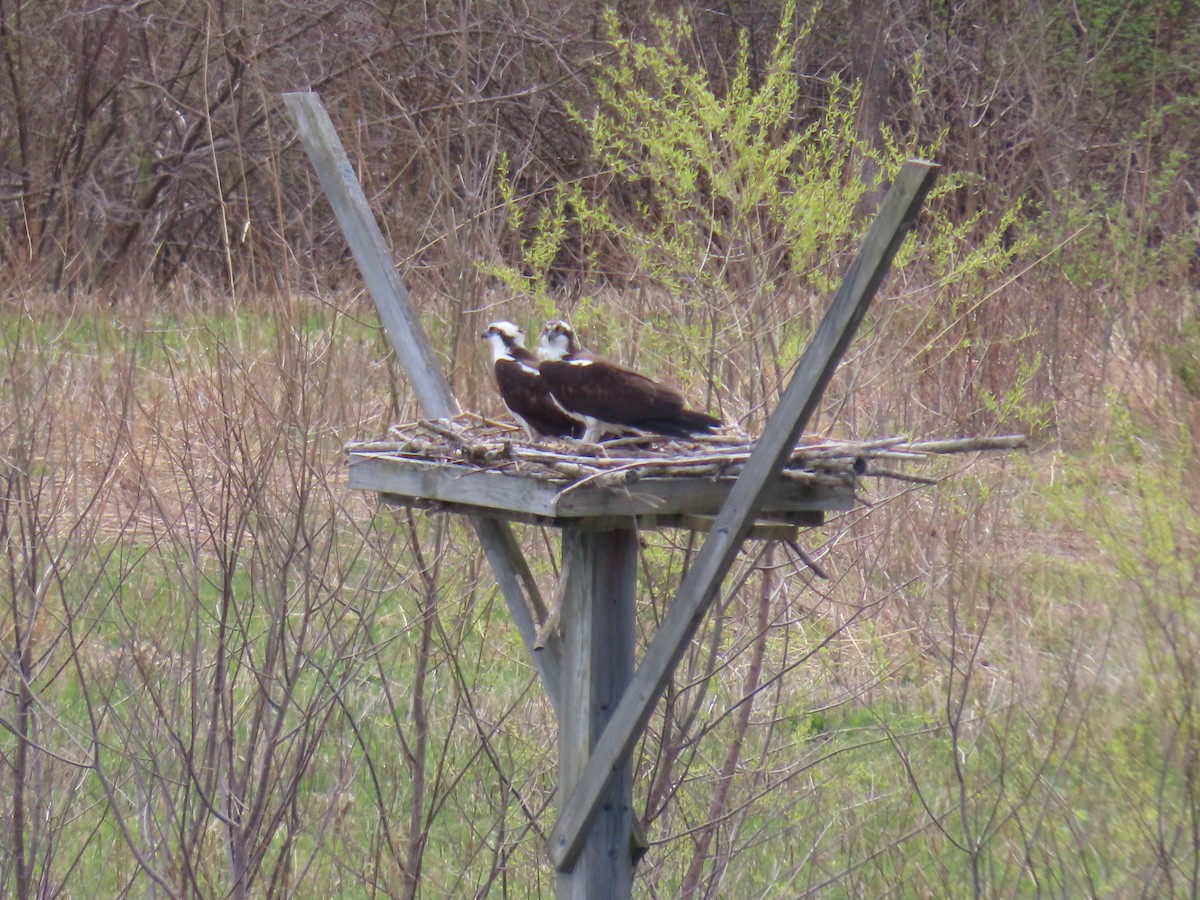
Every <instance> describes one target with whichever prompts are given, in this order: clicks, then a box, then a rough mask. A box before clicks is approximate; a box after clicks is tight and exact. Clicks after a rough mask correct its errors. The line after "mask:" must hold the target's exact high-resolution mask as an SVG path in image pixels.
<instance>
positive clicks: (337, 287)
mask: <svg viewBox="0 0 1200 900" xmlns="http://www.w3.org/2000/svg"><path fill="white" fill-rule="evenodd" d="M659 6H660V5H657V4H641V5H639V4H617V5H615V6H614V7H613V8H612V9H608V8H607V7H604V6H603V5H597V4H594V3H591V2H586V3H585V2H577V0H566V2H561V0H555V2H553V3H548V2H545V0H528V2H522V3H518V4H505V3H488V4H473V3H463V4H404V3H401V4H395V3H387V4H380V3H374V2H370V0H363V2H360V0H322V2H321V3H312V2H307V0H306V2H303V3H297V2H294V0H282V2H279V3H272V4H256V3H241V4H236V3H234V4H228V3H219V2H216V0H206V2H204V3H191V2H188V3H184V2H180V0H158V2H155V3H149V4H147V3H133V4H128V3H126V4H112V3H108V4H105V3H101V4H79V3H78V2H77V0H39V3H37V4H33V3H24V4H21V3H18V4H6V5H3V6H0V34H3V35H4V40H3V41H0V61H2V62H3V65H0V71H3V73H4V75H3V77H2V78H0V185H2V187H0V599H2V600H3V602H4V612H3V614H0V784H2V788H0V795H2V796H3V806H2V808H0V809H2V815H0V892H4V893H6V894H9V895H12V896H14V897H17V898H20V900H27V898H32V897H39V898H42V897H46V898H49V897H77V896H100V897H125V896H136V897H153V898H159V897H234V898H241V897H292V896H297V897H363V896H372V897H374V896H377V897H385V896H386V897H392V896H396V897H414V896H420V897H430V898H436V897H443V896H453V897H462V896H477V897H483V896H489V897H514V898H524V897H534V896H551V895H552V894H553V892H554V873H553V872H552V871H551V869H550V867H549V866H548V865H547V863H546V856H545V851H544V848H545V841H546V837H547V832H548V830H549V829H550V827H551V825H552V823H553V820H554V814H555V802H556V798H555V790H556V784H555V777H556V776H555V766H556V746H555V740H556V731H555V722H554V719H553V713H552V710H551V709H550V707H549V705H548V703H547V702H546V700H545V698H544V697H543V696H542V694H541V692H540V688H539V686H538V684H537V681H536V679H535V677H534V674H533V669H532V667H531V664H530V660H529V659H528V658H527V657H526V655H525V651H524V648H523V646H522V644H521V641H520V640H519V637H518V635H517V633H516V631H515V628H514V627H513V625H512V624H511V622H510V621H509V618H508V613H507V610H506V608H505V604H504V602H503V600H502V598H501V597H500V596H499V594H498V592H497V589H496V586H495V583H494V580H493V577H492V575H491V572H490V570H489V569H488V566H487V564H486V561H485V560H484V559H483V557H482V555H481V553H480V552H479V550H478V547H477V545H476V542H475V539H474V537H473V535H472V533H471V531H470V530H469V529H468V528H466V527H464V523H463V522H461V521H459V520H457V519H455V518H453V517H450V516H447V515H439V514H430V513H426V512H418V511H405V510H397V509H392V508H386V507H381V506H379V505H378V504H377V501H376V498H375V497H373V496H370V495H364V494H362V493H359V492H354V491H351V490H349V488H348V487H347V484H346V474H345V462H346V460H345V449H344V448H345V445H346V444H347V443H348V442H352V441H360V440H370V439H375V438H382V437H385V436H386V435H387V431H388V428H389V426H391V425H393V424H396V423H400V422H411V421H412V420H413V419H414V418H416V417H417V416H418V415H419V410H418V408H417V406H416V404H415V402H414V399H413V395H412V392H411V390H410V387H409V385H408V384H407V383H406V382H405V380H404V377H403V375H402V374H401V372H402V370H401V368H400V367H399V366H398V365H397V362H396V360H395V359H394V357H393V351H392V349H391V344H390V343H389V341H388V339H387V337H386V335H385V334H384V333H383V332H382V330H381V328H380V326H379V324H378V318H377V315H376V311H375V309H374V307H373V305H372V303H371V301H370V300H369V298H367V297H366V296H365V294H364V293H363V292H362V280H361V278H360V275H359V273H358V272H357V270H356V269H355V266H354V264H353V261H352V259H351V258H350V257H349V255H348V254H347V252H346V247H345V241H344V238H343V237H342V235H341V234H340V232H339V230H338V228H337V225H336V222H335V221H334V218H333V216H332V214H331V213H330V210H329V206H328V204H327V203H326V202H325V200H324V199H323V197H322V194H321V191H320V188H319V186H318V185H317V183H316V181H315V179H314V177H313V173H312V169H311V166H310V165H309V163H308V160H307V159H306V157H305V156H304V153H303V151H302V149H301V148H300V147H299V146H298V145H297V143H296V142H295V140H294V138H293V129H292V123H291V122H290V120H289V119H288V117H287V114H286V112H285V111H284V109H283V108H282V101H281V99H280V97H281V93H282V92H285V91H295V90H310V89H312V90H318V91H320V93H321V96H322V99H323V102H324V103H325V105H326V107H327V108H328V109H329V111H330V113H331V117H332V119H333V121H334V122H335V125H336V127H337V130H338V133H339V134H340V135H341V137H342V139H343V141H344V142H345V144H346V146H347V148H348V152H349V155H350V158H351V161H352V166H353V168H354V171H355V173H356V175H357V176H358V178H359V179H360V181H361V182H362V184H363V186H364V189H365V192H366V195H367V197H368V198H369V202H370V204H371V208H372V209H373V210H374V211H375V213H376V215H377V216H378V217H379V219H380V221H381V223H382V225H383V229H384V232H385V235H386V240H387V242H388V246H389V248H390V250H391V251H392V252H393V254H394V255H395V258H396V260H397V266H398V270H399V271H400V273H401V276H402V278H403V279H404V281H405V282H406V284H407V285H408V286H409V288H411V289H412V292H413V297H414V302H415V304H416V306H417V308H418V312H419V315H420V317H421V320H422V322H423V324H424V326H425V328H426V330H427V331H428V333H429V335H430V338H431V341H432V344H433V346H434V348H435V352H436V353H437V354H438V356H439V358H440V360H441V361H442V362H443V364H444V365H445V368H446V370H447V373H448V377H449V379H450V382H451V384H452V385H453V388H454V390H455V392H456V394H457V396H458V397H459V398H460V400H461V401H462V404H463V406H464V407H465V408H467V409H468V410H470V411H473V412H477V413H481V414H484V415H487V416H491V417H494V418H503V416H504V413H503V409H502V407H501V404H500V403H499V401H498V399H497V397H496V395H495V391H494V388H493V382H492V378H491V374H490V372H489V359H488V356H487V352H486V348H485V346H484V345H483V344H482V343H481V342H480V341H479V340H478V339H477V335H478V334H479V333H480V332H481V331H482V329H483V328H484V327H485V326H486V325H487V323H489V322H490V321H493V320H496V319H502V318H503V319H512V320H515V321H517V322H518V323H519V324H521V325H523V326H524V327H525V329H526V331H528V332H530V333H532V334H536V332H537V330H538V329H539V328H540V326H541V323H542V322H543V321H544V320H545V319H547V318H550V317H552V316H563V317H567V318H569V319H570V320H571V321H572V323H573V324H574V326H575V327H576V329H577V330H578V331H579V333H580V334H581V336H582V337H583V339H584V342H585V344H586V345H587V346H589V347H590V348H591V349H593V350H595V351H597V352H599V353H601V354H603V355H607V356H610V357H613V358H615V359H617V360H618V361H621V362H624V363H627V364H630V365H632V366H635V367H636V368H638V369H639V370H642V371H646V372H648V373H650V374H652V375H654V376H656V377H659V378H662V379H664V380H667V381H670V382H672V383H674V384H677V385H679V386H680V387H681V389H682V390H683V391H684V392H685V393H686V395H687V397H688V400H689V403H690V405H692V406H695V407H697V408H702V409H706V410H708V411H710V412H712V413H715V414H719V415H720V416H721V417H722V418H723V419H724V420H725V421H727V422H729V423H733V424H736V425H737V426H739V427H741V428H743V429H745V430H746V431H747V432H748V433H750V434H758V433H760V432H761V429H762V426H763V422H764V420H765V418H766V416H767V415H768V414H769V413H770V411H771V410H772V409H773V408H774V406H775V404H776V403H777V401H778V398H779V394H780V391H781V390H782V388H783V386H784V385H785V384H786V382H787V378H788V376H789V373H790V372H791V370H792V368H793V367H794V365H795V363H796V360H797V359H798V358H799V355H800V353H801V352H802V351H803V348H804V347H805V346H806V344H807V342H808V340H809V338H810V337H811V335H812V333H813V330H814V328H815V325H816V323H817V322H818V321H819V318H820V316H821V314H822V313H823V311H824V309H825V306H826V304H827V303H828V300H829V298H830V297H831V296H832V294H833V292H834V290H835V289H836V287H837V285H838V283H839V282H840V279H841V278H842V276H843V274H844V272H845V270H846V266H847V264H848V262H849V260H850V258H851V255H852V253H853V252H854V250H855V248H856V247H857V246H858V244H859V242H860V240H861V237H862V234H863V232H864V230H865V228H866V227H867V224H868V223H869V221H870V218H871V215H872V213H873V210H874V209H875V204H876V203H877V201H878V197H879V194H880V193H881V189H882V188H883V187H884V186H886V184H887V182H888V181H889V180H890V179H891V178H892V177H894V175H895V173H896V171H897V170H898V167H899V165H900V164H901V163H902V161H903V160H904V159H906V158H909V157H921V158H926V159H931V160H935V161H937V162H938V163H939V164H940V167H941V173H940V175H939V178H938V182H937V184H936V186H935V189H934V191H933V192H932V193H931V195H930V196H929V199H928V203H927V206H926V208H925V210H924V211H923V213H922V216H921V218H920V220H919V222H918V224H917V227H916V228H915V229H914V232H913V234H912V236H911V237H910V239H909V240H908V241H907V242H906V244H905V245H904V247H903V248H902V250H901V252H900V253H899V255H898V256H897V259H896V263H895V266H894V268H893V272H892V273H891V275H890V276H889V278H888V280H887V282H886V283H885V284H884V286H883V289H882V291H881V292H880V294H879V296H878V298H877V299H876V301H875V304H874V306H873V307H872V310H871V313H870V315H869V316H868V318H867V319H866V321H865V322H864V323H863V326H862V328H861V329H860V331H859V334H858V336H857V338H856V341H855V343H854V344H853V346H852V347H851V348H850V351H849V353H848V354H847V356H846V358H845V360H844V362H843V365H842V366H841V368H840V370H839V371H838V373H837V375H836V376H835V378H834V380H833V382H832V384H831V385H830V387H829V389H828V391H827V392H826V394H825V397H824V402H823V405H822V408H821V409H820V411H819V413H818V415H817V416H816V417H815V418H814V419H813V420H812V421H811V422H810V424H809V428H808V431H809V432H810V433H811V434H813V435H817V436H829V437H834V438H846V439H848V438H853V439H864V440H866V439H874V438H886V437H891V436H900V435H903V436H907V437H911V438H914V439H920V438H949V437H969V436H995V435H1002V434H1012V433H1023V434H1026V435H1028V438H1029V442H1028V448H1027V449H1026V450H1023V451H1020V452H1014V453H1004V454H1000V453H992V454H983V455H979V456H975V457H955V458H939V459H933V460H929V461H926V462H924V463H922V464H920V465H912V466H909V467H908V468H907V471H910V472H911V473H912V474H915V475H920V476H924V477H926V478H927V479H932V483H917V482H911V483H910V482H901V481H896V480H892V479H877V478H870V477H868V478H866V479H864V481H863V485H862V499H863V502H862V503H861V504H860V506H859V507H858V508H857V509H855V510H854V511H852V512H850V513H847V514H843V515H838V516H836V517H834V518H831V519H830V520H829V521H828V522H827V523H826V524H825V525H824V526H823V527H821V528H814V529H809V530H807V531H803V532H801V533H800V536H799V539H798V544H797V545H796V546H792V545H789V544H788V543H786V542H783V543H768V542H750V543H748V544H747V545H746V547H745V549H744V552H743V553H742V556H741V558H740V559H739V561H738V563H737V564H736V565H735V567H734V570H733V571H732V572H731V574H730V576H729V577H728V579H727V580H726V584H725V586H724V589H723V592H722V593H721V595H720V596H719V597H718V599H717V601H716V603H715V605H714V607H713V609H712V611H711V614H710V615H709V616H708V618H707V619H706V620H705V622H704V623H703V625H702V626H701V628H700V630H699V632H698V633H697V635H696V637H695V640H694V641H693V643H692V644H691V646H690V648H689V650H688V652H687V653H686V655H685V657H684V659H683V661H682V663H681V665H680V667H679V669H678V670H677V672H676V673H675V677H674V679H673V681H672V682H671V684H670V686H669V688H668V690H667V692H666V696H665V697H664V698H663V700H662V701H661V702H660V704H659V706H658V708H657V710H656V712H655V715H654V717H653V718H652V719H651V722H650V726H649V729H648V732H647V734H646V737H645V739H644V740H643V741H642V742H641V743H640V744H639V745H638V747H637V748H636V755H635V793H634V796H635V805H636V815H637V816H638V818H639V819H640V820H641V822H642V824H643V825H644V826H645V831H646V834H647V836H648V839H649V841H650V847H649V850H648V852H647V854H646V856H645V858H644V859H643V860H642V861H641V862H640V864H639V866H638V868H637V873H636V877H637V882H636V887H635V890H636V893H637V895H638V896H644V897H655V898H670V897H688V898H691V897H711V898H715V897H734V898H739V900H740V898H743V897H747V898H749V897H764V898H781V900H782V898H795V897H818V896H819V897H822V898H826V897H832V898H842V897H844V898H859V897H885V896H886V897H919V898H920V897H930V898H942V897H961V896H974V897H1027V896H1028V897H1062V898H1077V897H1133V896H1139V897H1140V896H1144V897H1177V896H1178V897H1184V896H1187V897H1195V896H1197V895H1198V894H1200V668H1198V667H1200V621H1198V619H1200V610H1198V607H1197V603H1196V599H1197V596H1198V595H1200V590H1198V587H1200V586H1198V581H1200V476H1198V475H1197V468H1196V465H1195V463H1196V459H1197V435H1198V434H1200V293H1198V285H1200V256H1198V255H1197V248H1198V247H1200V229H1198V222H1200V218H1198V213H1197V210H1198V209H1200V202H1198V199H1197V190H1196V185H1197V184H1200V175H1198V172H1200V168H1198V165H1197V160H1200V131H1198V130H1197V129H1196V127H1195V123H1196V113H1197V110H1198V109H1200V86H1198V82H1197V78H1196V68H1195V60H1196V59H1197V52H1198V51H1197V48H1198V47H1200V24H1198V23H1200V17H1196V16H1195V15H1194V14H1193V13H1194V9H1193V8H1192V7H1193V6H1194V4H1189V3H1186V2H1157V0H1155V2H1151V0H1122V2H1120V3H1112V2H1109V0H1078V2H1075V3H1071V4H1032V3H1031V4H997V3H992V2H985V0H964V2H955V3H953V4H941V3H921V4H917V3H909V4H872V3H869V2H862V0H827V2H824V3H814V4H794V3H790V2H784V3H778V4H772V3H767V4H761V3H756V4H737V3H734V4H682V5H680V7H681V11H680V12H679V14H678V15H672V16H669V17H663V16H660V15H658V14H657V13H656V11H657V10H658V9H659ZM514 48H519V49H518V50H517V51H516V52H514ZM897 466H898V467H899V466H900V463H897ZM517 535H518V539H519V540H520V542H521V544H522V546H523V547H524V549H525V552H526V554H527V556H528V557H529V559H530V560H531V565H532V566H533V570H534V574H535V576H536V578H537V579H538V582H539V585H540V588H541V592H542V593H543V594H544V595H546V596H552V595H553V594H554V593H555V589H556V585H557V578H558V568H559V565H560V559H559V543H558V535H557V534H556V533H555V532H553V531H552V530H546V529H541V528H535V527H531V526H520V527H518V528H517ZM639 537H640V539H641V544H642V546H641V551H640V557H639V573H638V574H639V597H638V610H637V615H638V622H639V629H640V631H639V642H640V643H641V644H642V645H643V646H644V644H645V642H646V641H647V639H648V637H649V635H651V634H652V633H653V630H654V628H655V627H656V625H657V623H658V622H659V621H660V619H661V618H662V616H663V614H664V609H665V606H666V604H667V603H668V602H669V600H670V598H671V596H672V593H673V591H674V589H675V586H676V585H677V584H678V582H679V578H680V574H681V572H682V571H683V570H684V569H685V567H686V566H687V565H688V564H689V561H690V560H691V559H692V558H693V556H694V554H695V552H696V550H697V548H698V541H699V538H698V537H697V536H695V535H693V534H691V533H689V532H685V531H672V530H663V531H656V532H653V533H647V534H643V535H640V536H639ZM806 558H807V559H809V560H811V561H812V562H813V563H815V565H810V564H809V563H807V562H806V561H805V559H806ZM818 568H819V570H820V571H819V572H818V571H817V570H818Z"/></svg>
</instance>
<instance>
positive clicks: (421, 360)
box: [283, 92, 562, 709]
mask: <svg viewBox="0 0 1200 900" xmlns="http://www.w3.org/2000/svg"><path fill="white" fill-rule="evenodd" d="M283 102H284V105H285V106H286V107H287V109H288V112H290V113H291V116H292V120H293V122H294V123H295V125H296V133H297V135H299V137H300V141H301V143H302V144H303V145H304V149H305V151H306V152H307V153H308V158H309V160H310V161H311V162H312V165H313V168H314V169H315V170H316V172H317V178H318V179H319V180H320V182H321V187H322V188H324V190H325V194H326V196H327V197H328V198H329V203H330V205H331V206H332V207H333V211H334V214H335V215H336V216H337V219H338V223H339V224H340V225H341V227H342V231H343V233H344V234H345V235H346V241H347V242H348V243H349V245H350V252H351V253H353V254H354V259H355V261H356V262H357V263H358V267H359V270H360V271H361V272H362V276H363V281H365V282H366V285H367V289H368V290H369V291H370V292H371V297H372V298H374V300H375V306H376V308H377V309H378V310H379V318H380V319H381V320H382V321H383V325H384V328H385V330H386V331H387V335H388V338H389V339H390V340H391V342H392V346H393V347H395V349H396V358H397V359H398V360H399V362H400V365H401V366H403V367H404V371H405V374H407V375H408V380H409V381H410V382H411V384H412V387H413V392H414V393H415V394H416V397H417V401H418V402H419V403H420V404H421V409H422V410H423V411H424V413H425V415H426V416H427V417H428V418H430V419H443V418H450V417H451V416H455V415H457V414H458V412H459V406H458V400H456V399H455V397H454V392H453V390H451V388H450V383H449V381H447V380H446V375H445V373H444V372H443V370H442V366H441V364H440V363H439V362H438V358H437V356H436V355H435V354H434V352H433V347H432V345H431V344H430V342H429V338H428V337H427V336H426V334H425V330H424V329H423V328H422V326H421V321H420V319H419V318H418V317H417V314H416V310H414V309H413V307H412V304H411V303H410V302H409V295H408V290H407V288H405V286H404V283H403V282H402V281H401V280H400V276H399V275H397V274H396V268H395V265H394V263H393V262H392V258H391V254H390V253H389V252H388V248H387V244H386V243H385V242H384V240H383V234H382V233H381V232H380V230H379V224H378V223H377V222H376V221H375V217H374V215H372V213H371V207H370V205H369V204H368V203H367V198H366V195H365V194H364V193H363V190H362V186H361V185H360V184H359V183H358V179H357V178H356V177H355V175H354V169H353V168H352V167H351V165H350V160H349V158H348V157H347V156H346V151H345V148H344V147H343V146H342V142H341V139H340V138H339V137H338V135H337V131H336V130H335V129H334V127H333V123H332V122H331V121H330V120H329V114H328V113H327V112H326V111H325V107H324V106H323V105H322V104H321V99H320V97H318V96H317V95H316V94H315V93H312V92H302V93H288V94H284V95H283ZM471 523H472V524H473V525H474V526H475V531H476V533H477V534H478V536H479V542H480V544H481V545H482V546H483V551H484V553H485V554H486V555H487V559H488V562H489V563H490V564H491V566H492V571H493V572H494V573H495V575H496V581H497V583H498V584H499V585H500V590H501V592H502V593H503V595H504V600H505V602H506V603H507V604H508V609H509V612H510V613H511V614H512V617H513V621H514V622H516V625H517V630H518V631H519V632H520V635H521V640H522V641H523V642H524V644H525V647H526V649H527V650H528V651H529V654H530V657H531V658H532V659H533V663H534V666H535V667H536V668H537V670H538V674H539V675H540V676H541V679H542V684H543V686H544V687H545V690H546V695H547V696H548V697H549V698H550V702H551V703H552V704H553V705H554V707H555V709H558V706H559V699H560V697H561V692H560V682H561V677H562V676H561V669H562V662H561V651H560V641H559V640H558V636H557V635H553V636H550V637H549V638H548V639H547V640H546V642H545V646H544V647H542V648H541V649H539V650H537V652H534V645H535V643H536V642H537V631H538V625H537V622H536V621H535V619H534V612H533V611H534V610H542V609H545V606H544V604H543V603H542V600H541V597H540V596H539V594H538V589H537V584H536V583H535V581H534V579H533V575H532V574H531V573H530V571H529V565H528V563H527V562H526V561H525V558H524V556H523V555H522V553H521V548H520V546H519V545H518V543H517V541H516V538H515V537H514V536H513V533H512V528H511V526H509V525H508V523H506V522H500V521H497V520H496V519H487V518H482V517H479V516H473V517H471Z"/></svg>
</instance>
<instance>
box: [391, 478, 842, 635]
mask: <svg viewBox="0 0 1200 900" xmlns="http://www.w3.org/2000/svg"><path fill="white" fill-rule="evenodd" d="M379 499H380V500H381V501H382V502H383V503H386V504H387V505H388V506H399V507H411V508H413V509H423V510H428V511H429V512H436V513H447V514H450V515H459V516H468V517H469V516H486V517H487V518H489V519H493V518H494V519H499V520H500V521H502V522H519V523H520V524H522V525H539V526H542V527H543V528H561V527H563V526H570V527H572V528H583V529H590V530H592V531H610V530H612V529H613V528H616V527H618V526H619V525H620V524H621V523H623V522H625V521H626V520H628V518H629V517H628V516H627V515H626V516H590V517H588V518H571V519H568V518H551V517H549V516H536V515H533V514H532V513H524V512H514V511H513V510H510V509H483V508H480V507H479V506H477V505H475V504H467V503H454V502H451V501H447V500H429V499H427V498H425V497H407V496H404V495H402V494H389V493H387V492H385V491H381V492H379ZM635 521H636V523H637V524H636V526H635V527H636V529H637V530H638V531H659V530H666V529H668V528H677V529H680V530H681V531H699V532H703V533H705V534H707V533H708V532H710V531H712V527H713V524H714V523H715V522H716V521H717V519H716V516H708V515H703V516H698V515H690V514H687V513H680V514H678V515H670V516H659V515H647V516H637V517H636V519H635ZM824 524H825V513H824V512H822V511H821V510H803V511H799V512H797V511H796V510H791V511H789V512H781V513H768V514H763V515H760V516H759V518H757V519H756V520H755V522H754V525H753V526H752V527H751V529H750V533H749V534H747V535H746V540H750V541H787V540H791V539H793V538H794V537H795V536H796V530H797V529H799V528H819V527H820V526H821V525H824ZM535 612H537V610H535ZM538 618H539V619H540V620H541V622H542V624H541V626H540V627H541V629H542V630H543V631H544V630H545V628H546V620H545V619H544V618H542V616H541V613H540V612H539V613H538Z"/></svg>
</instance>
